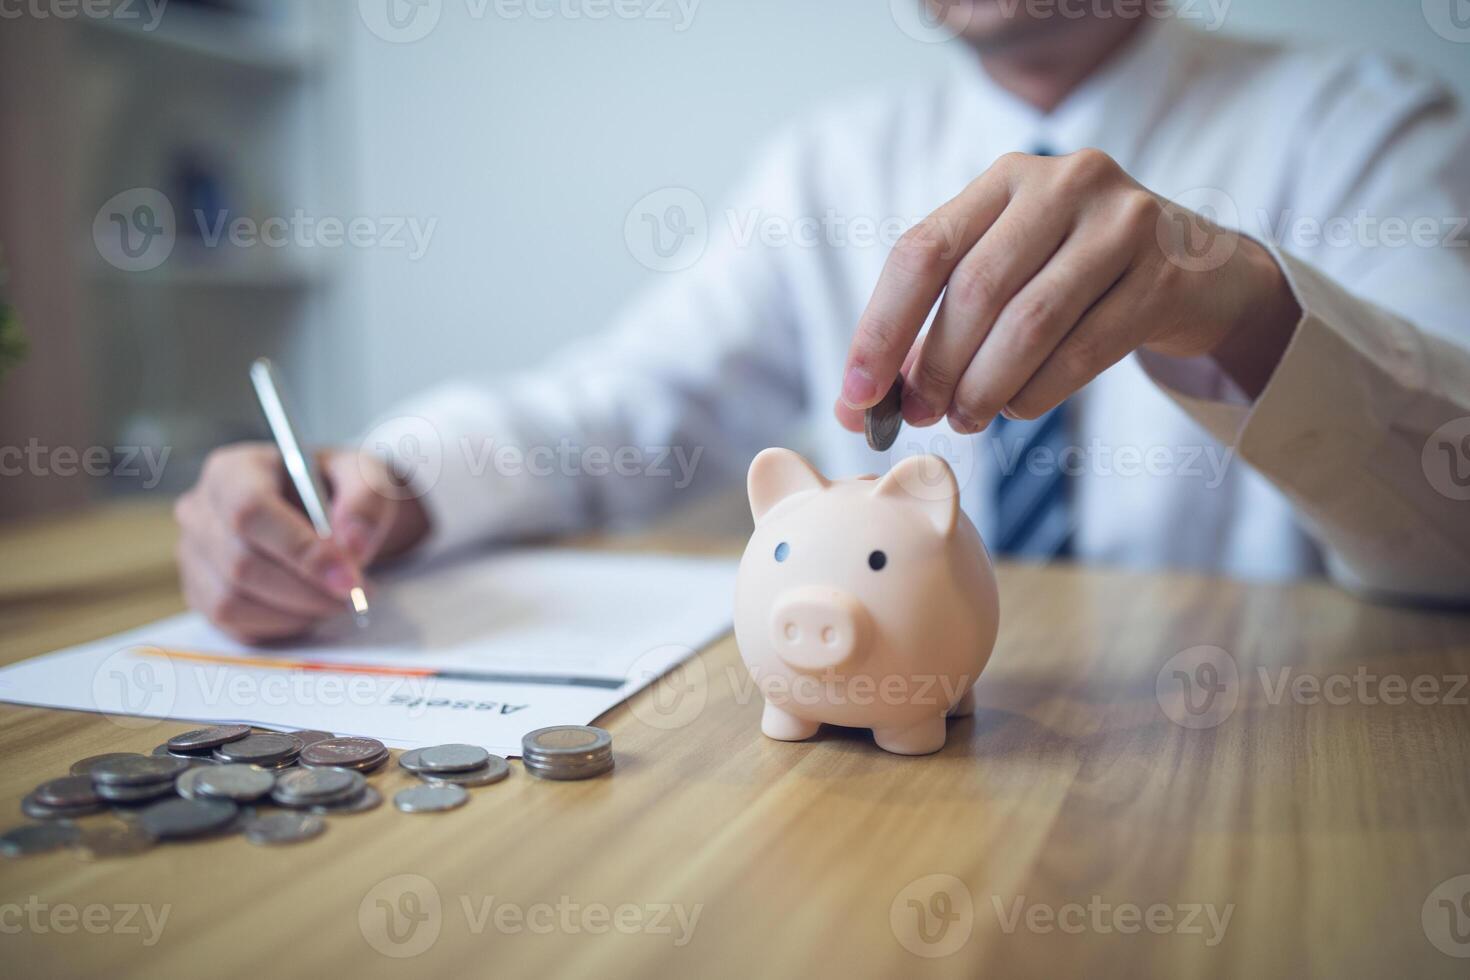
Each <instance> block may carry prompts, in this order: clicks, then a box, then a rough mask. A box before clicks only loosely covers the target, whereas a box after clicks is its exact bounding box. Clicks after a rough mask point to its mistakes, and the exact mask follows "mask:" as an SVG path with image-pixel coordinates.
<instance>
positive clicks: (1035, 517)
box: [989, 147, 1072, 559]
mask: <svg viewBox="0 0 1470 980" xmlns="http://www.w3.org/2000/svg"><path fill="white" fill-rule="evenodd" d="M1032 153H1033V154H1034V155H1036V156H1051V155H1052V154H1051V151H1050V150H1049V149H1047V148H1045V147H1038V148H1037V149H1035V150H1033V151H1032ZM1068 414H1069V413H1068V411H1067V403H1066V402H1063V403H1062V404H1060V405H1058V406H1057V407H1056V408H1054V409H1052V410H1051V411H1050V412H1047V413H1046V414H1045V415H1043V416H1042V417H1041V418H1039V419H1029V420H1026V419H1008V418H1006V417H1005V416H998V417H997V418H996V419H995V421H994V422H992V423H991V424H990V430H989V434H990V439H991V440H992V448H993V449H995V450H996V452H995V458H996V462H997V464H998V467H999V474H998V476H997V479H996V486H995V541H994V542H993V544H994V545H995V551H996V553H997V554H1000V555H1006V556H1011V557H1017V558H1031V559H1051V558H1064V557H1067V556H1069V555H1070V554H1071V551H1072V507H1071V499H1070V496H1071V495H1070V492H1069V491H1070V486H1069V484H1070V482H1071V481H1070V480H1069V479H1068V477H1067V474H1066V473H1065V472H1063V468H1062V465H1061V462H1062V455H1061V454H1062V452H1063V450H1065V449H1066V448H1067V447H1068V446H1069V445H1070V444H1071V431H1070V424H1069V423H1070V419H1069V418H1068ZM1038 450H1041V451H1040V452H1038Z"/></svg>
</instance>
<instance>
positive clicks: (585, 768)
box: [521, 756, 613, 780]
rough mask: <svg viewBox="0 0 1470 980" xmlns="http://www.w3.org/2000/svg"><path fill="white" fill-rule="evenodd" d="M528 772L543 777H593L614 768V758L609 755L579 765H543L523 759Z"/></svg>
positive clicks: (563, 778) (566, 778)
mask: <svg viewBox="0 0 1470 980" xmlns="http://www.w3.org/2000/svg"><path fill="white" fill-rule="evenodd" d="M521 762H522V764H523V765H524V766H525V769H526V772H528V773H530V774H531V775H533V776H536V777H538V778H541V779H561V780H572V779H591V778H592V777H593V776H601V775H602V774H603V773H605V772H611V771H612V769H613V759H612V757H611V756H609V757H608V758H606V759H600V760H596V761H593V762H584V763H580V764H578V765H571V766H568V765H552V766H547V765H542V764H538V763H536V762H533V761H530V760H528V759H522V760H521Z"/></svg>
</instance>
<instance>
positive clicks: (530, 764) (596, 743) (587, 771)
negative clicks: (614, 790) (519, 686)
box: [521, 725, 613, 779]
mask: <svg viewBox="0 0 1470 980" xmlns="http://www.w3.org/2000/svg"><path fill="white" fill-rule="evenodd" d="M521 762H522V763H523V764H524V765H525V767H526V771H527V772H529V773H531V774H532V775H533V776H540V777H541V778H542V779H590V778H592V777H593V776H600V775H602V774H603V773H605V772H608V771H609V770H611V769H612V767H613V754H612V735H610V734H609V733H608V732H606V731H605V730H603V729H601V728H594V727H592V726H591V725H554V726H552V727H551V728H538V729H536V730H535V731H534V732H530V733H528V734H527V735H526V736H525V737H524V738H522V739H521Z"/></svg>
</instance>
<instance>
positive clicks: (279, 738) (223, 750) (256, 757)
mask: <svg viewBox="0 0 1470 980" xmlns="http://www.w3.org/2000/svg"><path fill="white" fill-rule="evenodd" d="M213 754H214V757H215V758H216V759H218V760H219V761H220V762H239V763H244V764H246V765H252V766H259V767H260V768H262V769H286V768H289V767H290V766H294V765H295V764H296V759H297V757H298V756H300V755H301V740H300V739H298V738H297V737H296V736H295V735H285V734H280V733H277V732H251V733H250V734H248V735H246V736H245V737H244V738H240V739H236V740H234V741H230V742H224V743H222V744H220V745H217V746H215V747H214V750H213Z"/></svg>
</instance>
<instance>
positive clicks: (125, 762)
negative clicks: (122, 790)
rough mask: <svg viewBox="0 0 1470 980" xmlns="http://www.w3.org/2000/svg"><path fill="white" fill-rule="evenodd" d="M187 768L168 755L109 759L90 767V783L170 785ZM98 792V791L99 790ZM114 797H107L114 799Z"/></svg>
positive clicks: (107, 784) (103, 784) (99, 784)
mask: <svg viewBox="0 0 1470 980" xmlns="http://www.w3.org/2000/svg"><path fill="white" fill-rule="evenodd" d="M188 768H189V763H187V762H185V761H184V760H183V759H175V758H174V757H173V756H168V755H140V756H134V757H124V758H119V759H110V760H107V761H104V762H99V763H97V764H96V765H94V766H92V781H93V782H95V783H96V784H97V785H98V786H99V787H101V786H142V785H145V784H149V783H161V782H165V781H166V782H169V783H172V782H173V780H174V777H176V776H178V775H179V773H181V772H183V771H184V770H186V769H188ZM99 792H100V790H99ZM115 798H116V797H108V799H115Z"/></svg>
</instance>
